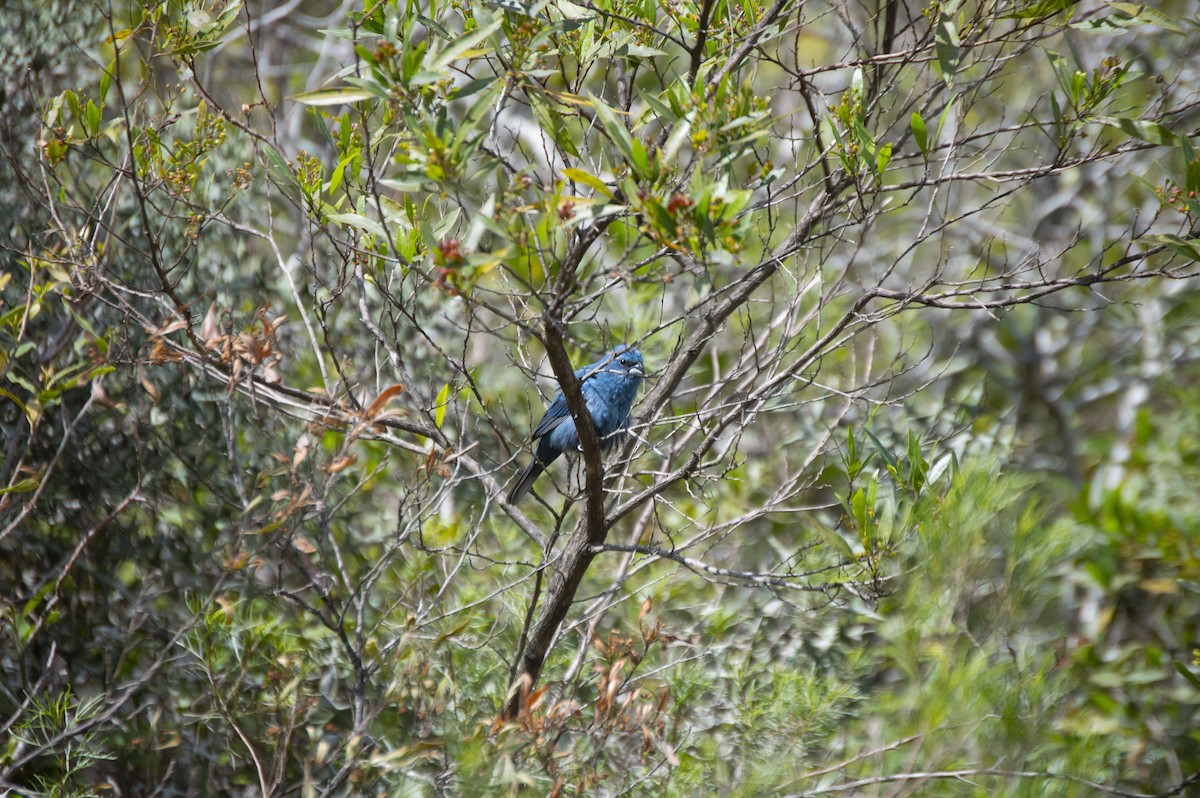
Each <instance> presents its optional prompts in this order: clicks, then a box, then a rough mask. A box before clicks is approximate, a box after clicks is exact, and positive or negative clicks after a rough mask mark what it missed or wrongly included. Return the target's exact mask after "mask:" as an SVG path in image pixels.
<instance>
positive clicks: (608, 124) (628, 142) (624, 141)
mask: <svg viewBox="0 0 1200 798" xmlns="http://www.w3.org/2000/svg"><path fill="white" fill-rule="evenodd" d="M588 98H589V99H590V100H591V102H592V105H593V107H594V108H595V110H596V117H597V118H598V119H599V120H600V124H601V126H602V127H603V128H604V132H605V133H606V134H608V138H609V139H611V140H612V143H613V145H614V146H616V148H617V149H618V150H619V151H620V153H621V159H622V160H623V161H625V163H627V164H629V165H630V166H632V167H634V169H637V163H638V161H639V160H641V161H643V162H644V161H645V160H646V152H645V149H644V148H643V150H642V153H641V158H640V159H639V158H637V157H635V155H634V152H633V137H632V136H631V135H630V134H629V131H628V130H626V129H625V124H624V123H623V122H621V120H620V119H619V118H618V117H617V112H616V111H614V110H613V109H612V108H610V107H609V106H608V105H607V104H606V103H605V102H604V101H603V100H601V99H600V98H599V97H597V96H596V95H594V94H589V95H588Z"/></svg>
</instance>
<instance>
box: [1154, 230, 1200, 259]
mask: <svg viewBox="0 0 1200 798" xmlns="http://www.w3.org/2000/svg"><path fill="white" fill-rule="evenodd" d="M1139 240H1140V241H1148V242H1150V243H1152V244H1159V245H1161V246H1164V247H1167V248H1168V249H1170V250H1172V251H1174V252H1175V253H1177V254H1179V255H1182V256H1183V257H1185V258H1188V259H1190V260H1194V261H1196V262H1197V263H1200V240H1196V239H1194V238H1191V239H1189V238H1180V237H1179V236H1176V235H1170V234H1163V235H1153V236H1142V237H1141V238H1140V239H1139Z"/></svg>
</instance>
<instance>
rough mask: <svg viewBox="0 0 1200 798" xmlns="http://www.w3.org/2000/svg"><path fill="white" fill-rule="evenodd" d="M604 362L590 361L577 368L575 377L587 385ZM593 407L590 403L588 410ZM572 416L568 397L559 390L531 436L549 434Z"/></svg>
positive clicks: (532, 437)
mask: <svg viewBox="0 0 1200 798" xmlns="http://www.w3.org/2000/svg"><path fill="white" fill-rule="evenodd" d="M604 362H605V361H603V360H598V361H596V362H595V363H589V364H588V365H586V366H584V367H583V368H578V369H575V379H577V380H582V381H583V383H584V384H585V385H586V384H587V382H588V381H589V380H590V379H591V378H592V377H593V376H595V374H596V373H597V372H598V371H599V369H600V366H601V365H603V364H604ZM584 400H585V401H586V400H587V394H586V392H585V394H584ZM591 409H592V406H591V404H590V403H589V405H588V410H591ZM570 417H571V414H570V412H569V411H568V409H567V398H566V397H565V396H563V395H562V393H561V392H559V394H558V395H557V396H555V397H554V401H552V402H550V406H549V407H547V408H546V414H545V415H543V416H542V420H541V421H539V422H538V423H537V426H536V427H534V428H533V435H531V436H530V438H531V439H533V440H535V441H536V440H537V439H538V438H540V437H542V436H543V435H549V434H550V433H551V432H553V431H554V430H556V429H558V426H559V425H560V424H562V423H563V422H564V421H566V420H567V419H569V418H570Z"/></svg>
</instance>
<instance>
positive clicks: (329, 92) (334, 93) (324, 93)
mask: <svg viewBox="0 0 1200 798" xmlns="http://www.w3.org/2000/svg"><path fill="white" fill-rule="evenodd" d="M374 98H375V93H374V92H370V91H367V90H366V89H355V88H351V87H348V86H347V87H343V88H339V89H317V90H316V91H306V92H301V93H300V94H297V95H294V96H293V97H292V99H293V100H295V101H296V102H298V103H303V104H304V105H349V104H350V103H356V102H361V101H362V100H371V99H374Z"/></svg>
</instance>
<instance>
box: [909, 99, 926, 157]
mask: <svg viewBox="0 0 1200 798" xmlns="http://www.w3.org/2000/svg"><path fill="white" fill-rule="evenodd" d="M908 125H909V127H910V128H911V129H912V134H913V141H915V142H916V143H917V148H918V149H919V150H921V156H922V157H923V158H924V159H925V160H926V161H928V160H929V131H928V130H927V129H926V128H925V120H924V119H922V118H921V115H920V114H918V113H917V112H916V111H913V115H912V119H910V120H909V121H908Z"/></svg>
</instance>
